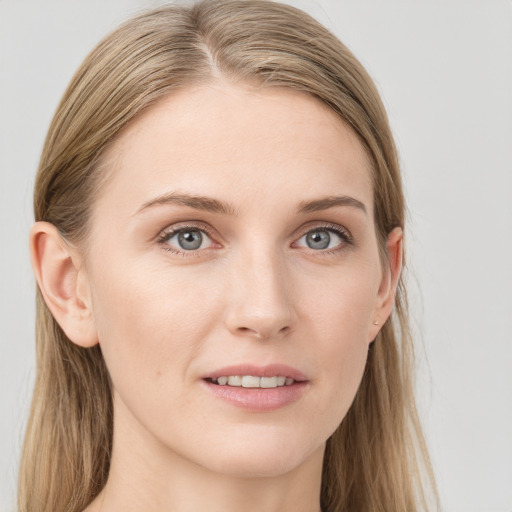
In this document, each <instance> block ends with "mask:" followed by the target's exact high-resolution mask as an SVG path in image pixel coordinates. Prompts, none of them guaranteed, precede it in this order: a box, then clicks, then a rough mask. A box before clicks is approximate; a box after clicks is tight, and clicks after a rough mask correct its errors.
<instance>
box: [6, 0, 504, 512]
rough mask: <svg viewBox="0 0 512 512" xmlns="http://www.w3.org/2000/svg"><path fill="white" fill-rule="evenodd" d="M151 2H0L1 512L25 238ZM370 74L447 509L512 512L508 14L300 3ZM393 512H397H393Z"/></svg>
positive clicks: (440, 2)
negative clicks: (394, 186)
mask: <svg viewBox="0 0 512 512" xmlns="http://www.w3.org/2000/svg"><path fill="white" fill-rule="evenodd" d="M160 3H162V2H157V1H143V0H139V1H136V0H115V1H114V0H109V1H108V2H107V1H90V0H89V1H87V2H86V1H83V0H62V1H50V0H37V1H36V0H33V1H26V0H0V173H1V175H0V194H1V195H0V315H1V316H0V404H1V416H0V417H1V422H0V510H2V511H4V510H5V511H11V510H14V494H15V482H16V468H17V459H18V456H19V449H20V445H21V439H22V429H23V424H24V421H25V419H26V414H27V407H28V403H29V397H30V392H31V386H32V382H33V378H34V347H33V330H34V307H33V296H34V292H33V290H34V279H33V277H32V273H31V270H30V265H29V259H28V251H27V233H28V229H29V226H30V224H31V222H32V214H31V190H32V186H33V181H34V173H35V169H36V166H37V161H38V157H39V153H40V151H41V148H42V144H43V138H44V136H45V132H46V129H47V127H48V124H49V122H50V119H51V116H52V114H53V112H54V110H55V108H56V105H57V102H58V100H59V98H60V96H61V94H62V93H63V91H64V88H65V87H66V85H67V83H68V81H69V79H70V78H71V75H72V74H73V72H74V71H75V69H76V68H77V67H78V65H79V64H80V62H81V60H82V59H83V58H84V57H85V55H86V53H87V52H88V51H89V50H90V49H91V48H92V47H93V45H94V44H95V43H96V42H97V41H98V40H99V39H100V38H101V37H102V36H103V35H104V34H105V33H106V32H107V31H109V30H110V29H112V28H114V27H115V26H116V25H117V24H118V23H119V22H120V21H122V20H124V19H125V18H127V17H128V16H130V15H132V14H134V13H136V12H137V11H138V10H139V9H141V8H143V7H149V6H154V5H158V4H160ZM289 3H291V4H293V5H295V6H298V7H301V8H303V9H305V10H306V11H308V12H310V13H311V14H313V15H314V16H315V17H316V18H317V19H319V20H320V21H321V22H323V23H324V24H325V25H327V26H328V27H329V28H330V29H331V30H333V31H334V32H335V33H336V34H338V36H339V37H340V38H341V39H342V41H344V42H345V43H346V44H347V45H348V46H349V47H350V48H351V49H352V50H353V51H354V52H355V54H356V55H357V56H358V57H359V58H360V60H361V61H362V62H363V64H364V65H365V66H366V67H367V69H368V70H369V71H370V73H371V74H372V76H373V77H374V79H375V81H376V82H377V85H378V87H379V89H380V91H381V93H382V95H383V98H384V101H385V104H386V106H387V108H388V111H389V115H390V118H391V123H392V126H393V130H394V133H395V136H396V139H397V142H398V146H399V150H400V153H401V158H402V162H403V168H404V173H405V181H406V189H407V193H408V198H409V208H410V224H409V232H408V236H409V247H408V253H409V254H408V259H409V262H410V263H411V267H412V276H411V279H410V285H411V288H412V313H413V319H414V326H415V330H416V332H417V334H418V336H417V338H418V357H419V364H418V366H419V378H418V395H419V398H420V407H421V414H422V417H423V420H424V425H425V429H426V435H427V440H428V443H429V446H430V449H431V453H432V458H433V462H434V468H435V471H436V474H437V477H438V483H439V488H440V491H441V496H442V500H443V504H444V510H445V511H446V512H459V511H460V512H512V371H511V368H512V334H511V333H512V263H511V262H512V149H511V148H512V3H511V2H510V0H479V1H477V0H422V1H419V0H401V1H400V0H301V1H299V0H296V1H290V2H289ZM390 512H391V511H390Z"/></svg>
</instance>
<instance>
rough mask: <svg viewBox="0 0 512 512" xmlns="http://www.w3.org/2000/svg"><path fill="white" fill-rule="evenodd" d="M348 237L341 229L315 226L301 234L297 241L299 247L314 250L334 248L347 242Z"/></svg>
mask: <svg viewBox="0 0 512 512" xmlns="http://www.w3.org/2000/svg"><path fill="white" fill-rule="evenodd" d="M349 242H350V240H349V237H348V235H346V234H345V233H343V232H342V231H341V230H338V229H333V228H316V229H312V230H311V231H308V232H307V233H306V234H305V235H302V236H301V237H300V238H299V240H298V241H297V245H298V246H299V247H307V248H309V249H313V250H315V251H323V250H325V249H335V248H337V247H339V246H341V245H343V244H344V243H349Z"/></svg>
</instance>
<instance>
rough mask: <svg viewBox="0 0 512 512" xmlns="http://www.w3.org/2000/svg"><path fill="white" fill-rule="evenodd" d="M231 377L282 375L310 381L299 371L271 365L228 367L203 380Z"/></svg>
mask: <svg viewBox="0 0 512 512" xmlns="http://www.w3.org/2000/svg"><path fill="white" fill-rule="evenodd" d="M230 375H253V376H254V377H274V376H276V375H280V376H282V377H289V378H290V379H293V380H295V381H297V382H304V381H306V380H308V379H307V378H306V376H305V375H304V374H303V373H301V372H299V370H297V369H295V368H292V367H291V366H287V365H285V364H269V365H266V366H256V365H253V364H239V365H233V366H226V367H225V368H220V369H219V370H215V371H213V372H211V373H208V374H207V375H205V376H204V377H203V379H217V378H219V377H224V376H226V377H229V376H230Z"/></svg>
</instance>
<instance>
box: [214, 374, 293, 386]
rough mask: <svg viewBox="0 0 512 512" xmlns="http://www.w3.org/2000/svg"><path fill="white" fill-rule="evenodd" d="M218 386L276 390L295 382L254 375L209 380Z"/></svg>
mask: <svg viewBox="0 0 512 512" xmlns="http://www.w3.org/2000/svg"><path fill="white" fill-rule="evenodd" d="M210 381H211V382H212V383H214V384H218V385H219V386H231V387H242V388H264V389H270V388H277V387H282V386H291V385H292V384H293V383H294V382H295V381H294V380H293V379H292V378H290V377H284V376H282V375H276V376H273V377H256V376H254V375H230V376H220V377H217V378H212V379H211V380H210Z"/></svg>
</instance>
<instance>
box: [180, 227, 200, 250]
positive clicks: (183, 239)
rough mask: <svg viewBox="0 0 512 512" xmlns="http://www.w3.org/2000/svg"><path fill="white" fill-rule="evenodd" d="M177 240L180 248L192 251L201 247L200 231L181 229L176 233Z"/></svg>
mask: <svg viewBox="0 0 512 512" xmlns="http://www.w3.org/2000/svg"><path fill="white" fill-rule="evenodd" d="M178 242H179V244H180V247H181V248H182V249H186V250H188V251H192V250H194V249H199V247H201V244H202V242H203V235H201V232H200V231H183V232H181V233H180V234H179V235H178Z"/></svg>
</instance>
